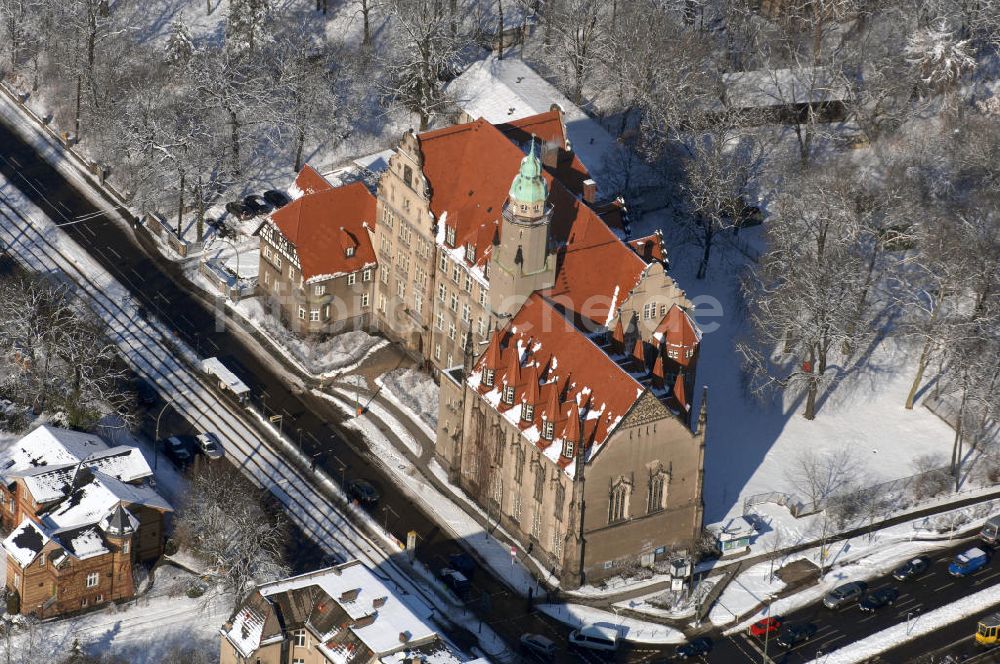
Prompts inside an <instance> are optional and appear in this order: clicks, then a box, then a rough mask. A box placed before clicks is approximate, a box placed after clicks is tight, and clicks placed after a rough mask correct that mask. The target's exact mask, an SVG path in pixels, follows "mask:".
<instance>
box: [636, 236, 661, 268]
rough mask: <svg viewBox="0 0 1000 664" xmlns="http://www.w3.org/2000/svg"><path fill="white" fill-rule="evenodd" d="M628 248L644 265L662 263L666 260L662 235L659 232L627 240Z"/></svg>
mask: <svg viewBox="0 0 1000 664" xmlns="http://www.w3.org/2000/svg"><path fill="white" fill-rule="evenodd" d="M628 246H629V247H631V248H632V251H634V252H635V253H636V254H637V255H638V256H639V258H641V259H642V260H644V261H645V262H646V263H652V262H654V261H655V262H657V263H662V262H664V261H666V260H667V250H666V248H665V247H664V246H663V235H661V234H660V233H659V232H656V233H652V234H651V235H647V236H645V237H640V238H636V239H634V240H629V241H628Z"/></svg>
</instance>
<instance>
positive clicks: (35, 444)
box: [0, 424, 108, 476]
mask: <svg viewBox="0 0 1000 664" xmlns="http://www.w3.org/2000/svg"><path fill="white" fill-rule="evenodd" d="M107 449H108V445H107V443H105V442H104V441H103V440H101V439H100V438H98V437H97V436H95V435H93V434H89V433H81V432H79V431H70V430H69V429H57V428H56V427H50V426H48V425H45V424H43V425H42V426H40V427H38V428H37V429H34V430H33V431H31V432H30V433H28V434H26V435H25V436H23V437H22V438H21V439H20V440H19V441H17V443H15V444H14V445H13V446H12V447H11V448H10V449H8V450H7V452H6V454H5V455H4V456H3V457H2V459H0V468H2V471H0V472H3V474H4V475H5V476H9V475H11V474H12V473H17V472H19V471H24V470H26V469H29V468H34V467H37V466H54V465H60V464H67V463H74V464H75V463H79V462H80V461H81V460H82V459H85V458H87V457H88V456H90V455H91V454H94V453H95V452H104V451H105V450H107Z"/></svg>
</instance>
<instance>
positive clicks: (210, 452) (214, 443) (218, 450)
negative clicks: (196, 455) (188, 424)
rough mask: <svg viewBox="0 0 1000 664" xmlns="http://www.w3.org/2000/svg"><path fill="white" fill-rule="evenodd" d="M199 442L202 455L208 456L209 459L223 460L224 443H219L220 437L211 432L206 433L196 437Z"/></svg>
mask: <svg viewBox="0 0 1000 664" xmlns="http://www.w3.org/2000/svg"><path fill="white" fill-rule="evenodd" d="M196 439H197V441H198V449H199V450H201V453H202V454H204V455H205V456H207V457H208V458H209V459H221V458H222V443H220V442H219V437H218V436H216V435H215V434H214V433H212V432H210V431H206V432H205V433H200V434H198V435H197V436H196Z"/></svg>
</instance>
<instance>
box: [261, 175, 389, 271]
mask: <svg viewBox="0 0 1000 664" xmlns="http://www.w3.org/2000/svg"><path fill="white" fill-rule="evenodd" d="M306 168H308V167H306ZM310 170H312V169H310ZM304 172H305V169H303V173H304ZM313 173H315V171H313ZM300 176H301V174H300ZM310 177H311V176H310ZM307 179H308V178H307ZM270 220H271V223H273V224H274V225H275V226H276V227H277V228H278V230H279V231H280V232H281V234H282V235H284V236H285V238H286V239H287V240H288V241H289V242H291V243H292V244H293V245H294V246H295V250H296V251H297V252H298V256H299V263H300V264H301V266H302V276H303V278H305V279H307V280H308V279H312V278H315V277H324V276H326V277H332V276H337V275H341V274H347V273H350V272H357V271H358V270H361V269H363V268H365V267H372V266H374V265H375V264H376V261H375V249H374V247H372V243H371V239H370V237H369V235H368V231H367V230H366V229H365V225H367V226H368V227H369V228H374V227H375V197H374V196H372V194H371V192H369V191H368V189H367V188H366V187H365V186H364V185H363V184H362V183H360V182H354V183H352V184H348V185H344V186H343V187H336V188H332V187H331V188H328V189H322V190H320V191H317V192H316V193H312V194H307V195H304V196H302V197H301V198H297V199H295V200H294V201H292V202H291V203H289V204H288V205H286V206H285V207H283V208H281V209H279V210H276V211H274V212H273V213H271V218H270ZM351 246H353V247H354V255H353V256H347V251H346V249H347V248H348V247H351Z"/></svg>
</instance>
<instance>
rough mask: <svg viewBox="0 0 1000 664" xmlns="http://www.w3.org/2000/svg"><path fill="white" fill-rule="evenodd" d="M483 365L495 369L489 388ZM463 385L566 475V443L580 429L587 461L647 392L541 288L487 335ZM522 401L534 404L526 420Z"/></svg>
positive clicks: (570, 464) (571, 464)
mask: <svg viewBox="0 0 1000 664" xmlns="http://www.w3.org/2000/svg"><path fill="white" fill-rule="evenodd" d="M486 369H490V370H492V371H493V372H494V374H493V385H492V387H491V386H487V385H486V384H485V383H483V382H482V373H483V371H484V370H486ZM468 382H469V385H470V386H471V387H472V388H474V389H477V390H478V391H479V393H480V394H481V395H482V397H483V398H484V399H485V400H486V402H487V403H489V404H490V405H491V406H492V407H493V408H495V409H496V410H497V411H498V412H500V413H501V414H503V416H504V417H505V418H506V419H507V420H508V421H509V422H511V423H512V424H514V425H516V426H518V427H519V428H520V429H521V433H522V435H523V436H525V438H527V440H528V441H530V442H531V443H532V444H533V445H535V446H536V447H537V448H538V449H539V450H540V451H541V452H542V453H543V454H544V455H545V456H546V457H547V458H549V459H550V460H552V461H553V462H554V463H556V464H557V465H558V466H559V467H560V468H562V469H563V470H564V471H565V472H566V473H567V474H568V475H569V476H571V477H572V476H573V475H574V473H575V471H576V464H575V462H576V458H575V454H574V455H573V456H571V457H567V456H565V455H564V446H563V443H564V441H565V440H572V441H574V444H575V443H576V441H578V440H579V439H580V438H581V434H582V438H583V440H584V445H585V449H586V451H587V456H586V457H585V458H586V459H587V460H589V459H590V458H592V456H593V455H594V454H595V453H596V450H597V449H598V448H599V447H600V446H601V445H602V444H604V442H605V441H606V440H607V439H608V437H609V436H610V435H611V434H612V433H613V432H614V430H615V428H616V427H617V426H618V424H619V422H621V419H622V416H623V415H624V414H625V413H627V412H628V411H629V409H630V408H631V407H632V406H633V405H634V404H635V402H636V401H637V400H638V399H639V398H640V397H641V396H642V395H643V394H644V393H645V390H644V388H643V386H642V384H641V383H639V382H638V381H637V380H636V379H635V378H634V377H633V376H632V375H630V374H629V373H628V372H627V371H625V370H624V369H623V368H622V367H621V366H619V365H618V364H617V363H616V362H615V361H614V360H613V359H612V358H611V357H609V356H608V355H607V353H605V352H604V350H602V349H601V348H600V347H599V346H597V345H595V344H594V343H593V341H591V340H590V339H589V338H588V337H587V336H586V335H585V334H583V333H582V332H581V331H580V330H579V329H577V328H576V326H575V325H573V323H572V322H570V321H569V320H567V319H566V317H565V315H564V314H563V313H562V312H560V311H559V310H558V309H557V308H556V307H555V306H553V304H552V303H551V302H550V301H548V300H547V299H546V298H545V297H544V296H542V295H541V294H539V293H534V294H532V295H531V296H530V297H529V298H528V299H527V300H526V301H525V303H524V304H523V305H522V306H521V309H520V310H519V311H518V312H517V314H515V315H514V318H513V319H512V320H511V322H510V324H509V326H507V327H505V328H504V329H501V330H498V331H497V332H495V333H494V334H493V336H492V337H490V342H489V347H488V348H487V349H486V351H485V352H484V353H483V354H482V355H481V356H480V358H479V359H478V361H477V362H476V367H475V370H474V371H473V372H472V373H471V374H470V376H469V379H468ZM505 387H512V388H513V390H514V393H513V403H512V404H507V403H504V402H503V401H502V398H501V397H502V396H503V395H502V391H503V389H504V388H505ZM522 403H527V404H528V405H529V406H533V410H532V411H531V415H532V417H531V421H530V422H528V421H526V420H524V419H523V418H522V415H523V414H524V413H523V412H522V408H521V404H522ZM550 410H555V411H556V412H555V413H551V412H549V411H550ZM580 416H583V421H582V422H579V420H578V418H579V417H580ZM547 421H551V423H552V436H551V438H552V439H551V440H546V439H545V438H542V437H541V436H540V432H541V431H542V430H543V429H544V427H545V423H546V422H547Z"/></svg>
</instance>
